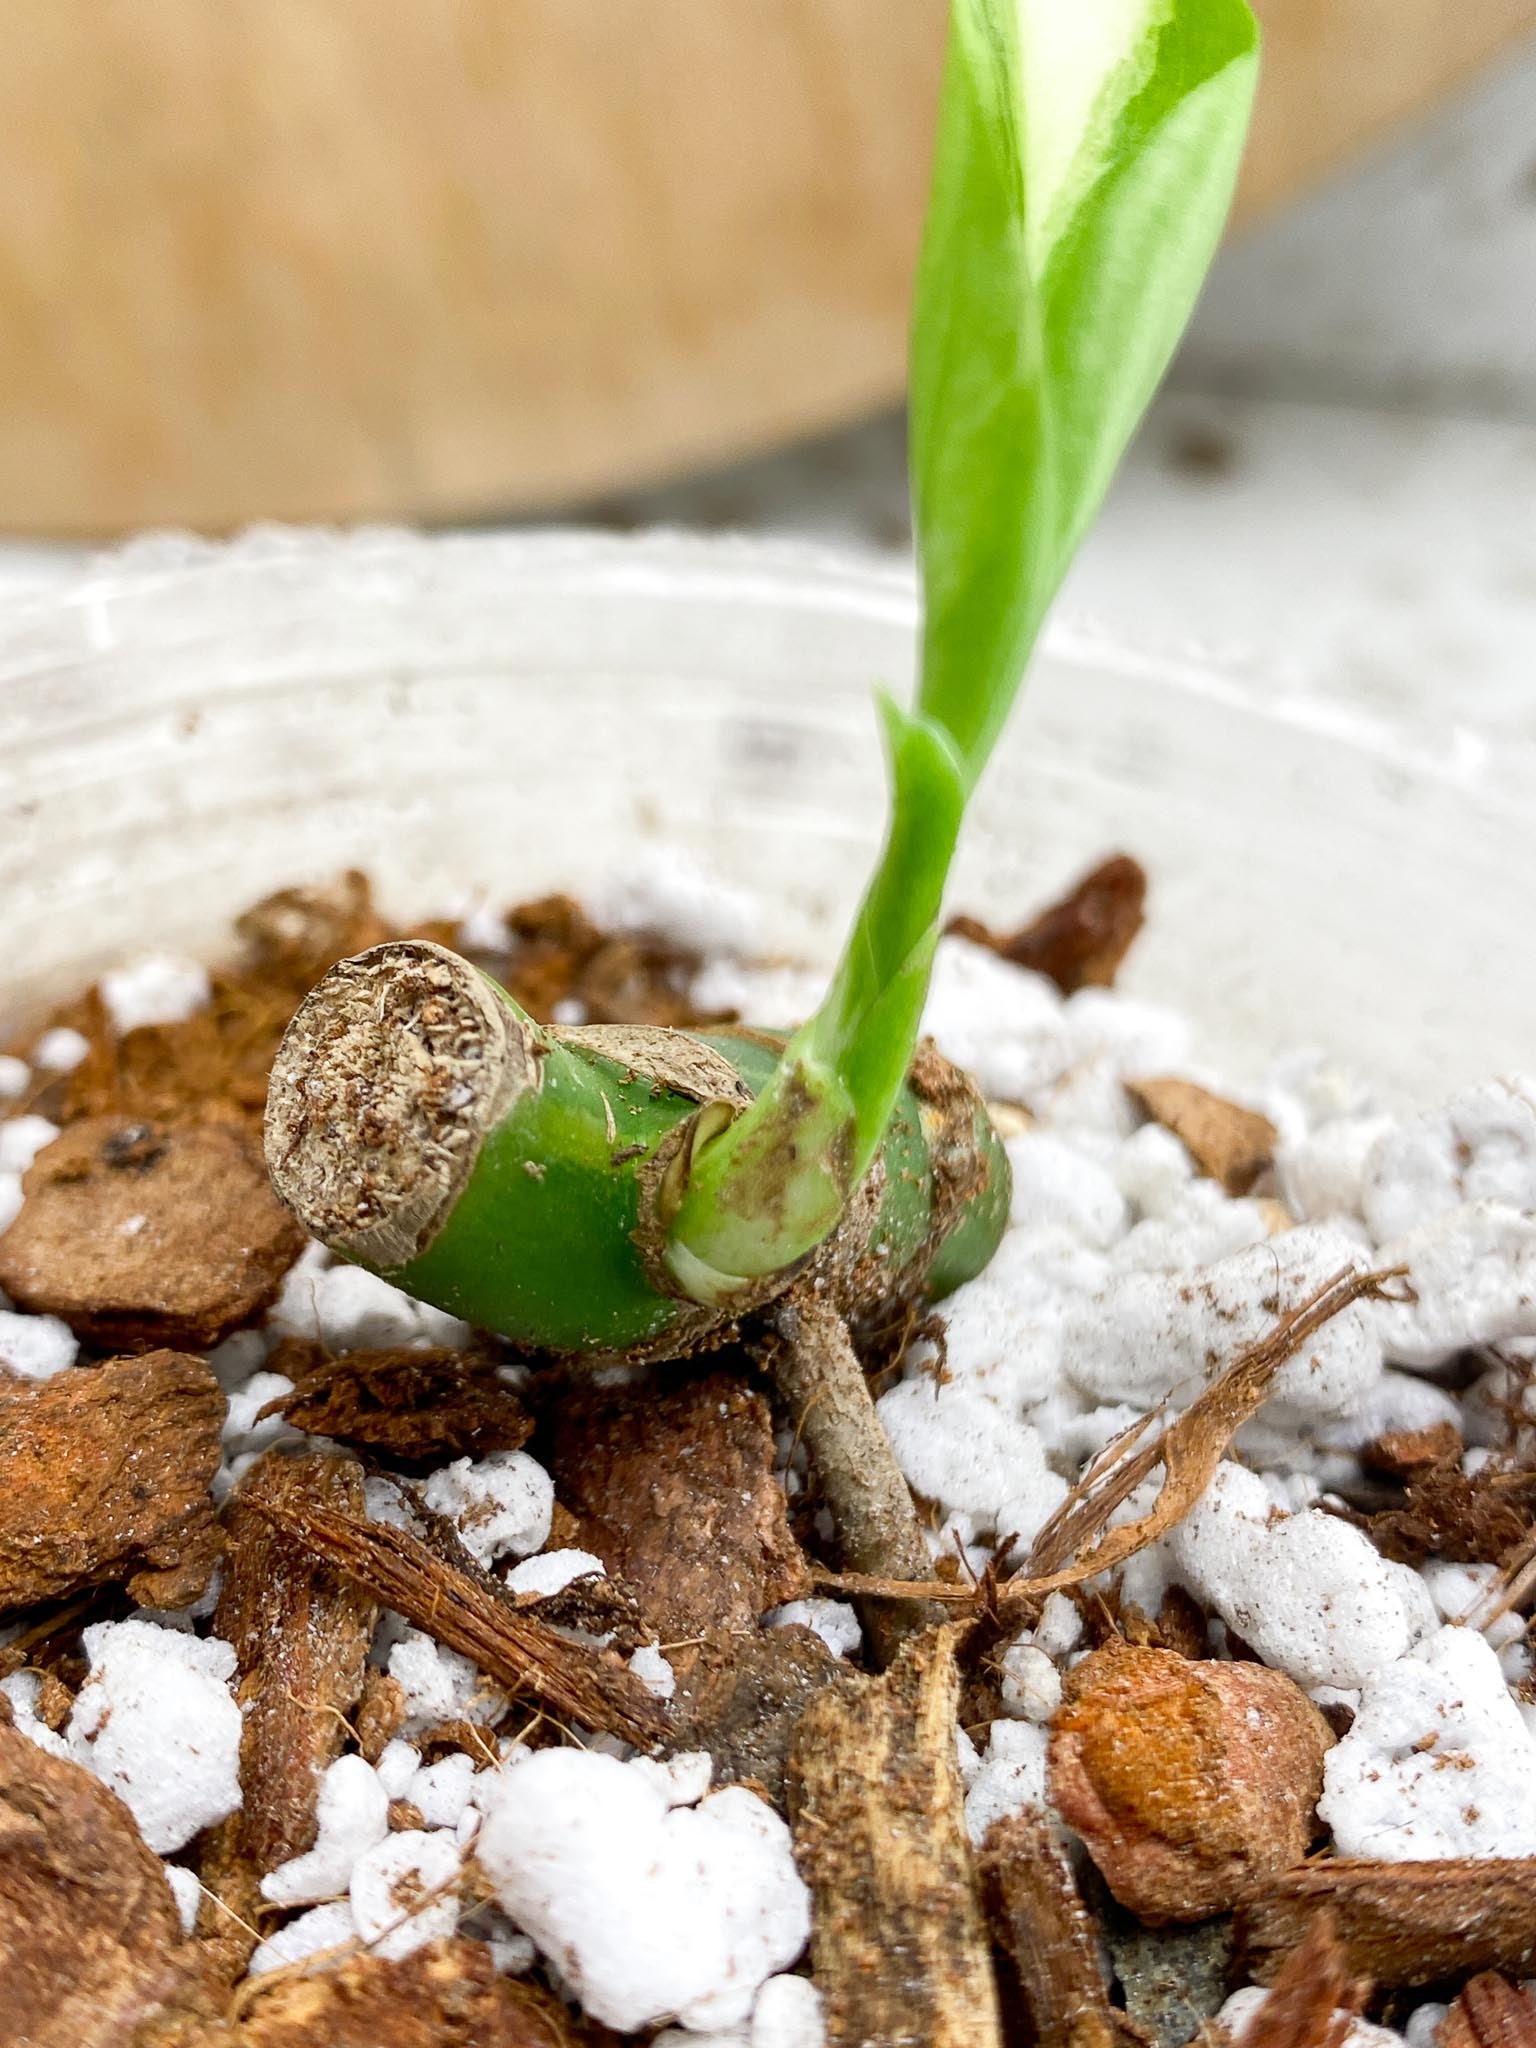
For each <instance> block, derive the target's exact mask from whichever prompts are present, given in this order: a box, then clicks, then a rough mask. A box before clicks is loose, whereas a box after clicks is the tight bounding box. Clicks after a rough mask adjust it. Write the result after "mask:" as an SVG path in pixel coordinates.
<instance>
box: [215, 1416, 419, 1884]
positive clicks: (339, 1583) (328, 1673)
mask: <svg viewBox="0 0 1536 2048" xmlns="http://www.w3.org/2000/svg"><path fill="white" fill-rule="evenodd" d="M262 1500H266V1501H288V1502H292V1503H297V1504H298V1505H299V1506H300V1508H301V1510H302V1508H303V1507H304V1506H306V1505H308V1504H315V1505H319V1506H324V1507H329V1508H333V1509H336V1510H339V1511H340V1512H342V1513H351V1514H354V1515H359V1516H361V1514H362V1512H363V1477H362V1468H361V1467H360V1466H359V1465H358V1464H357V1463H356V1462H355V1461H354V1460H353V1459H351V1458H340V1457H325V1456H318V1455H317V1456H310V1457H301V1458H285V1457H283V1456H282V1455H281V1454H279V1453H277V1452H273V1451H269V1452H268V1453H267V1455H266V1456H265V1457H264V1458H262V1459H261V1460H260V1462H259V1463H258V1464H256V1465H255V1466H254V1467H253V1468H252V1469H251V1471H250V1472H248V1473H247V1474H246V1476H245V1478H244V1479H243V1480H242V1482H241V1483H240V1485H239V1487H238V1488H237V1489H236V1491H235V1493H234V1495H233V1496H232V1498H231V1500H230V1502H229V1506H228V1509H227V1511H226V1528H227V1532H228V1550H227V1554H226V1557H225V1565H224V1583H223V1587H222V1589H221V1591H220V1594H219V1604H218V1607H217V1608H216V1610H215V1612H214V1618H213V1626H214V1632H215V1633H216V1634H217V1635H221V1636H223V1638H224V1639H225V1641H226V1642H229V1643H232V1644H233V1645H234V1649H235V1654H236V1656H237V1658H238V1659H239V1681H238V1685H237V1689H236V1694H235V1697H236V1699H237V1700H238V1701H239V1703H240V1706H241V1708H242V1710H243V1712H244V1715H245V1729H244V1733H243V1734H242V1736H241V1741H240V1782H241V1783H242V1785H244V1786H245V1787H246V1796H245V1805H244V1807H243V1808H242V1809H241V1812H240V1814H239V1815H238V1817H237V1819H236V1821H235V1822H234V1823H232V1824H233V1825H235V1826H237V1827H238V1829H239V1839H240V1845H241V1848H242V1850H243V1852H244V1854H245V1856H246V1857H247V1858H248V1859H249V1860H250V1861H251V1862H252V1863H253V1864H254V1865H255V1867H256V1869H257V1871H258V1872H259V1873H260V1874H261V1875H263V1876H265V1874H266V1873H267V1872H268V1871H269V1870H271V1869H273V1868H274V1866H275V1865H277V1864H279V1863H284V1862H286V1861H287V1860H288V1858H289V1857H290V1856H301V1855H303V1853H304V1852H305V1851H306V1850H307V1849H311V1848H313V1847H314V1841H315V1800H316V1797H317V1795H318V1793H319V1781H320V1774H321V1772H322V1771H323V1770H324V1769H325V1767H326V1765H327V1764H328V1763H330V1762H331V1761H332V1760H333V1759H334V1758H335V1757H337V1756H339V1755H340V1754H341V1747H342V1743H343V1741H344V1740H345V1738H346V1735H347V1723H346V1718H345V1717H346V1716H347V1715H349V1714H350V1713H351V1711H352V1709H353V1708H354V1707H355V1706H356V1704H357V1702H358V1699H359V1696H360V1695H361V1693H362V1688H363V1673H364V1671H365V1669H366V1667H367V1661H368V1646H369V1644H370V1642H371V1641H372V1639H373V1625H374V1622H375V1620H376V1619H377V1615H378V1608H377V1606H376V1604H375V1602H374V1601H373V1600H371V1599H370V1598H369V1597H368V1596H367V1595H366V1594H364V1593H361V1592H359V1591H358V1589H357V1587H356V1586H354V1585H351V1584H349V1583H347V1582H346V1581H345V1580H342V1579H339V1578H337V1577H336V1576H335V1575H334V1573H332V1572H330V1571H328V1570H327V1569H326V1568H325V1567H324V1566H323V1565H317V1564H316V1562H315V1560H314V1559H313V1557H312V1556H310V1555H309V1553H308V1551H307V1550H306V1549H305V1548H303V1547H301V1546H300V1545H299V1544H297V1543H296V1542H295V1541H294V1539H293V1538H292V1537H291V1536H286V1535H284V1534H282V1533H280V1532H279V1531H278V1530H277V1529H275V1528H274V1527H273V1525H272V1523H271V1522H270V1521H269V1520H267V1519H266V1518H265V1517H264V1516H263V1515H261V1514H260V1513H258V1512H257V1510H256V1507H255V1505H254V1503H255V1502H257V1501H262Z"/></svg>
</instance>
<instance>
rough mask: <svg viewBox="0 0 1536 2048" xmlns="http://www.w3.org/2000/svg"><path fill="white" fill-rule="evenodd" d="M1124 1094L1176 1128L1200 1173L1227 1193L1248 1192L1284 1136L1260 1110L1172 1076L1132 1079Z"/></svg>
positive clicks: (1165, 1124)
mask: <svg viewBox="0 0 1536 2048" xmlns="http://www.w3.org/2000/svg"><path fill="white" fill-rule="evenodd" d="M1126 1092H1127V1093H1128V1094H1129V1095H1131V1096H1132V1097H1133V1098H1134V1099H1135V1100H1136V1101H1137V1102H1139V1103H1140V1104H1141V1107H1142V1108H1143V1109H1144V1110H1145V1111H1146V1113H1147V1115H1148V1116H1149V1117H1151V1118H1152V1120H1153V1122H1154V1123H1159V1124H1161V1125H1162V1126H1163V1129H1164V1130H1165V1131H1172V1133H1173V1135H1174V1136H1175V1137H1176V1138H1177V1139H1178V1140H1179V1141H1180V1143H1181V1144H1182V1145H1183V1147H1184V1149H1185V1151H1186V1152H1188V1154H1189V1156H1190V1157H1191V1159H1193V1160H1194V1162H1195V1164H1196V1166H1198V1167H1199V1169H1200V1171H1201V1172H1202V1173H1204V1174H1208V1175H1209V1176H1210V1178H1211V1179H1212V1180H1214V1181H1219V1182H1220V1183H1221V1185H1222V1186H1223V1187H1224V1188H1225V1189H1226V1191H1227V1193H1228V1194H1229V1195H1246V1194H1247V1192H1248V1190H1249V1189H1250V1188H1251V1187H1252V1186H1253V1184H1254V1182H1255V1181H1256V1180H1257V1179H1258V1177H1259V1175H1260V1174H1261V1173H1263V1172H1264V1170H1265V1169H1266V1167H1268V1166H1270V1165H1271V1164H1272V1163H1273V1161H1274V1157H1275V1146H1276V1144H1277V1143H1278V1142H1279V1136H1280V1134H1279V1132H1278V1131H1277V1130H1276V1129H1275V1127H1274V1125H1273V1124H1272V1123H1271V1122H1270V1120H1269V1118H1268V1117H1267V1116H1260V1114H1259V1112H1258V1111H1257V1110H1256V1109H1244V1108H1243V1106H1242V1105H1241V1103H1237V1102H1228V1101H1227V1100H1226V1099H1225V1098H1224V1097H1223V1096H1220V1095H1213V1094H1212V1093H1211V1091H1210V1089H1209V1088H1202V1087H1200V1086H1199V1085H1198V1083H1196V1082H1194V1081H1181V1080H1179V1079H1178V1078H1177V1076H1175V1075H1172V1074H1169V1075H1161V1076H1157V1077H1154V1078H1152V1079H1150V1080H1145V1081H1128V1082H1127V1083H1126Z"/></svg>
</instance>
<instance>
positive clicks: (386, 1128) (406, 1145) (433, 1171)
mask: <svg viewBox="0 0 1536 2048" xmlns="http://www.w3.org/2000/svg"><path fill="white" fill-rule="evenodd" d="M536 1030H537V1027H536V1026H534V1025H533V1024H532V1022H531V1020H529V1019H527V1018H525V1017H524V1016H523V1015H522V1013H521V1012H520V1011H518V1010H517V1009H516V1008H515V1007H514V1006H513V1005H512V1004H511V1003H510V1001H509V999H508V998H507V997H505V996H504V995H502V994H501V993H500V992H499V991H498V990H497V989H495V988H494V987H493V986H492V984H491V983H490V982H489V981H487V980H486V978H485V977H484V976H483V975H482V974H479V973H477V972H476V970H475V969H474V968H472V967H471V966H470V965H469V964H468V962H467V961H464V960H461V959H460V958H459V957H458V956H457V954H454V953H451V952H449V951H448V949H447V948H446V947H445V946H435V945H431V944H428V943H427V942H425V941H421V940H397V941H391V942H390V943H389V944H387V945H383V946H373V947H370V948H369V950H368V951H367V952H366V953H358V954H356V955H354V956H353V958H351V959H350V960H343V961H341V962H340V963H339V964H338V965H337V966H335V967H333V968H332V969H331V971H330V972H329V973H328V974H327V975H326V976H325V978H324V980H322V981H321V982H320V983H319V984H318V985H317V986H316V987H315V988H314V989H312V990H311V991H310V993H309V995H308V996H306V998H305V999H304V1002H303V1004H302V1005H301V1007H300V1009H299V1011H298V1014H297V1015H296V1016H295V1018H294V1020H293V1022H292V1023H291V1024H290V1025H289V1027H288V1030H287V1033H286V1035H285V1037H284V1039H283V1042H282V1045H281V1047H280V1048H279V1050H278V1055H277V1059H276V1061H275V1062H274V1064H273V1068H272V1079H271V1083H270V1085H269V1088H268V1091H267V1116H266V1148H267V1167H268V1170H269V1172H270V1173H271V1176H272V1185H273V1187H274V1188H275V1189H276V1190H277V1193H278V1195H279V1197H280V1198H281V1199H282V1201H283V1202H285V1203H286V1204H287V1206H288V1207H289V1208H290V1209H291V1210H292V1211H293V1213H294V1214H295V1216H297V1217H298V1219H299V1221H300V1222H301V1223H302V1224H303V1225H304V1228H305V1229H306V1230H307V1231H309V1232H310V1234H311V1235H312V1236H314V1237H318V1238H319V1239H320V1240H321V1241H322V1243H325V1244H328V1245H330V1246H331V1248H332V1249H333V1250H334V1251H338V1252H341V1253H342V1254H343V1255H344V1256H346V1257H347V1258H351V1259H356V1260H357V1261H358V1262H359V1263H360V1264H362V1265H366V1266H370V1267H372V1268H374V1269H375V1270H379V1271H384V1272H389V1271H392V1270H394V1269H396V1268H398V1267H401V1266H405V1265H408V1264H409V1263H410V1261H411V1260H412V1259H415V1258H417V1257H419V1256H420V1255H421V1253H422V1252H424V1251H425V1250H426V1249H427V1247H428V1246H429V1245H430V1244H431V1243H432V1240H433V1239H434V1238H435V1237H436V1236H437V1234H438V1232H439V1231H440V1230H441V1229H442V1227H443V1225H444V1224H445V1223H446V1222H447V1220H448V1217H449V1216H450V1214H451V1213H452V1211H453V1207H454V1204H455V1202H457V1200H458V1198H459V1195H460V1194H461V1193H462V1191H463V1189H464V1187H465V1185H466V1183H467V1182H468V1180H469V1177H470V1174H471V1173H472V1172H473V1171H474V1166H475V1161H476V1159H477V1158H478V1157H479V1154H480V1148H481V1145H482V1144H483V1143H484V1140H485V1137H486V1134H487V1133H488V1132H489V1131H491V1130H493V1129H494V1128H495V1126H496V1125H497V1124H498V1123H500V1122H501V1120H502V1119H503V1118H504V1117H505V1116H506V1114H507V1112H508V1110H509V1109H510V1108H511V1107H512V1105H513V1103H515V1102H516V1101H517V1100H518V1098H519V1097H520V1096H522V1095H523V1094H525V1093H526V1092H528V1091H529V1090H534V1089H537V1088H538V1086H539V1057H538V1049H537V1048H538V1041H537V1037H536Z"/></svg>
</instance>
